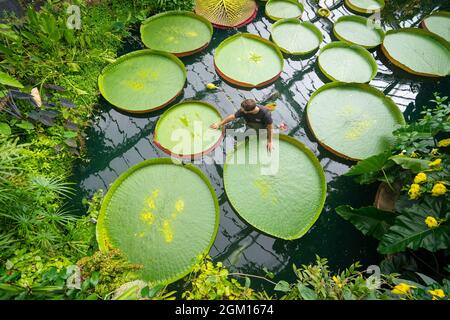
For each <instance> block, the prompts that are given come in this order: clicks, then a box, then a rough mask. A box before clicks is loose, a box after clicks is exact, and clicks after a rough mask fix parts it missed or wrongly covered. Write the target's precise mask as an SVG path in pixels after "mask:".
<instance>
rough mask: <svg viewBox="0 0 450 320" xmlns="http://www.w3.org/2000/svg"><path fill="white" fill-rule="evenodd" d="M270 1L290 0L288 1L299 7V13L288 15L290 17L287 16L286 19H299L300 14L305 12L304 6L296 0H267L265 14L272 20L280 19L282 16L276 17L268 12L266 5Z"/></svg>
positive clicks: (281, 0)
mask: <svg viewBox="0 0 450 320" xmlns="http://www.w3.org/2000/svg"><path fill="white" fill-rule="evenodd" d="M271 2H290V3H292V4H294V5H296V6H297V7H298V8H299V9H300V11H301V13H300V14H299V15H298V16H295V17H290V18H287V19H299V18H301V16H302V15H303V13H304V12H305V7H304V6H303V4H302V3H300V2H299V1H298V0H269V1H267V3H266V8H265V14H266V16H268V17H269V18H270V19H272V20H274V21H277V20H282V19H283V18H282V17H276V16H273V15H271V14H270V13H269V10H268V9H267V6H268V5H269V4H270V3H271Z"/></svg>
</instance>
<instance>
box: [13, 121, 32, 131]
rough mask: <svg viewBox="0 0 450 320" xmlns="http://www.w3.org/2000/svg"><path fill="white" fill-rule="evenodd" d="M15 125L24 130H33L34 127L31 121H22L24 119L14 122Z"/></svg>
mask: <svg viewBox="0 0 450 320" xmlns="http://www.w3.org/2000/svg"><path fill="white" fill-rule="evenodd" d="M16 127H19V128H21V129H24V130H33V129H34V125H33V124H32V123H31V122H29V121H24V120H22V121H20V122H19V123H16Z"/></svg>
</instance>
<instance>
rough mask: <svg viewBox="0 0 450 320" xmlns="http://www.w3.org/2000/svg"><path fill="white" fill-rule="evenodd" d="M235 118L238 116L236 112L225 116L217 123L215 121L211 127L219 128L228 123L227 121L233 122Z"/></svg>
mask: <svg viewBox="0 0 450 320" xmlns="http://www.w3.org/2000/svg"><path fill="white" fill-rule="evenodd" d="M235 119H236V117H235V116H234V114H230V115H229V116H227V117H225V118H224V119H223V120H222V121H220V122H217V123H213V124H212V125H211V128H213V129H219V128H220V127H222V126H224V125H226V124H227V123H229V122H231V121H233V120H235Z"/></svg>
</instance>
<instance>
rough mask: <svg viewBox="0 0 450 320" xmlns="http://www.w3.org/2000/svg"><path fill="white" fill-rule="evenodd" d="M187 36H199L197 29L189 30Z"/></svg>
mask: <svg viewBox="0 0 450 320" xmlns="http://www.w3.org/2000/svg"><path fill="white" fill-rule="evenodd" d="M186 36H188V37H191V38H193V37H196V36H198V33H197V32H195V31H188V32H186Z"/></svg>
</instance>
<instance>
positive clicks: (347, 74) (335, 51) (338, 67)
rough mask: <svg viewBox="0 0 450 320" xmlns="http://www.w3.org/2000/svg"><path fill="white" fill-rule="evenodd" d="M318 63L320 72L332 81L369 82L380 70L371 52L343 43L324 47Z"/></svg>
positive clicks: (332, 43) (333, 43) (334, 43)
mask: <svg viewBox="0 0 450 320" xmlns="http://www.w3.org/2000/svg"><path fill="white" fill-rule="evenodd" d="M317 61H318V64H319V67H320V70H322V72H323V73H324V74H325V75H326V76H327V78H329V79H330V80H332V81H342V82H359V83H364V82H369V81H370V80H372V79H373V78H374V77H375V75H376V74H377V70H378V66H377V63H376V61H375V59H374V57H373V56H372V55H371V54H370V52H369V51H367V50H366V49H364V48H363V47H361V46H358V45H349V44H347V43H345V42H341V41H339V42H331V43H329V44H327V45H326V46H325V47H323V48H322V49H321V51H320V55H319V58H318V60H317Z"/></svg>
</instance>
